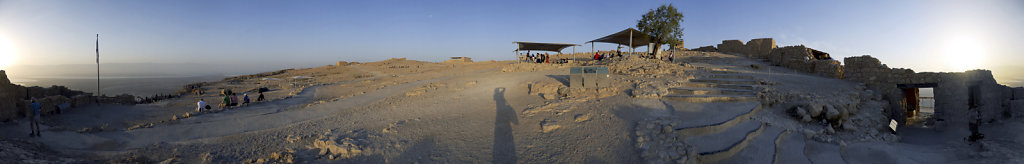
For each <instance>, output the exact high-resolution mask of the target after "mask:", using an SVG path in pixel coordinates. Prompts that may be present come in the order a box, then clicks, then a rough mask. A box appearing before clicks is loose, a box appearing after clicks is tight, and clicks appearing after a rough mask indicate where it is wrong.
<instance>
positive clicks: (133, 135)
mask: <svg viewBox="0 0 1024 164" xmlns="http://www.w3.org/2000/svg"><path fill="white" fill-rule="evenodd" d="M437 80H440V79H431V80H422V81H417V82H411V83H406V84H400V85H396V86H393V87H388V88H385V89H381V90H377V91H373V92H368V93H366V94H363V95H360V96H356V97H351V98H346V99H340V100H338V101H335V102H328V103H324V104H319V105H316V106H312V107H308V108H306V107H304V106H305V104H307V103H309V102H310V99H311V98H312V97H313V95H314V94H315V92H316V90H317V87H312V88H307V89H306V90H304V91H303V92H301V93H300V94H298V95H297V96H294V97H292V98H288V99H284V100H278V101H273V102H267V103H260V104H254V105H251V106H247V107H241V108H234V109H231V110H228V111H225V112H219V113H210V114H203V115H198V116H194V117H191V118H186V119H182V120H180V122H178V123H172V124H167V125H158V126H155V127H152V128H142V129H135V130H130V131H115V132H99V133H77V132H70V131H56V132H53V133H51V134H47V137H43V138H40V140H41V141H42V143H45V144H47V145H48V146H51V147H54V148H62V149H77V150H89V149H98V150H125V149H132V148H139V147H143V146H147V145H151V144H155V143H160V142H170V143H174V142H187V141H190V140H201V139H204V138H213V137H220V136H225V135H231V134H238V133H245V132H253V131H260V130H265V129H271V128H277V127H283V126H287V125H291V124H296V123H299V122H306V121H311V120H320V119H323V118H325V117H329V116H332V115H335V114H336V113H337V112H339V111H344V110H350V109H352V108H357V107H359V106H360V104H369V103H372V102H376V101H379V100H381V99H383V98H385V97H388V96H391V95H393V94H396V93H402V92H404V91H405V90H408V89H409V88H411V87H414V86H418V85H422V84H425V83H428V82H433V81H437Z"/></svg>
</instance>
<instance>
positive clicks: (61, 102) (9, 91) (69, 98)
mask: <svg viewBox="0 0 1024 164" xmlns="http://www.w3.org/2000/svg"><path fill="white" fill-rule="evenodd" d="M31 98H36V100H38V101H39V103H40V104H42V106H43V108H42V109H41V112H42V114H43V115H48V114H54V113H57V112H58V111H59V110H58V109H59V108H73V107H79V106H83V105H88V104H93V103H96V100H97V97H96V96H93V95H91V94H88V93H85V92H82V91H75V90H70V89H68V88H67V87H64V86H51V87H49V88H43V87H23V86H21V85H16V84H12V83H11V81H10V79H8V78H7V73H6V72H5V71H3V70H0V121H8V120H11V119H16V118H19V117H24V116H27V114H28V110H29V109H28V104H29V103H30V102H31V101H30V100H31ZM99 100H100V102H101V103H113V104H135V96H132V95H119V96H115V97H102V98H99Z"/></svg>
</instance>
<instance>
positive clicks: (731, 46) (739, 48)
mask: <svg viewBox="0 0 1024 164" xmlns="http://www.w3.org/2000/svg"><path fill="white" fill-rule="evenodd" d="M718 52H723V53H731V54H747V47H746V46H744V45H743V41H739V40H723V41H722V44H718Z"/></svg>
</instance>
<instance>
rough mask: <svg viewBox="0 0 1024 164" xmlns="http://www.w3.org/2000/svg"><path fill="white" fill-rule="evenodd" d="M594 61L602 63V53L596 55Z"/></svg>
mask: <svg viewBox="0 0 1024 164" xmlns="http://www.w3.org/2000/svg"><path fill="white" fill-rule="evenodd" d="M594 60H597V61H600V60H601V54H600V53H594Z"/></svg>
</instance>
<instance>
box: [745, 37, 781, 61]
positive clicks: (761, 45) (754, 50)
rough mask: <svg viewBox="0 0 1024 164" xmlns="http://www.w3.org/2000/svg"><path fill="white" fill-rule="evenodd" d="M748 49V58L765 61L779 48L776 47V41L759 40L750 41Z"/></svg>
mask: <svg viewBox="0 0 1024 164" xmlns="http://www.w3.org/2000/svg"><path fill="white" fill-rule="evenodd" d="M746 48H747V51H746V54H747V55H748V57H751V58H761V59H763V58H766V57H767V56H768V55H770V54H771V53H772V51H773V50H774V49H775V48H778V46H776V45H775V39H772V38H758V39H753V40H750V41H748V42H747V46H746Z"/></svg>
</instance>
